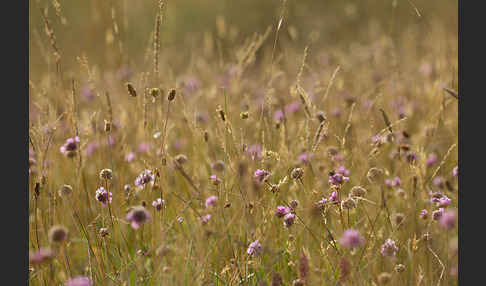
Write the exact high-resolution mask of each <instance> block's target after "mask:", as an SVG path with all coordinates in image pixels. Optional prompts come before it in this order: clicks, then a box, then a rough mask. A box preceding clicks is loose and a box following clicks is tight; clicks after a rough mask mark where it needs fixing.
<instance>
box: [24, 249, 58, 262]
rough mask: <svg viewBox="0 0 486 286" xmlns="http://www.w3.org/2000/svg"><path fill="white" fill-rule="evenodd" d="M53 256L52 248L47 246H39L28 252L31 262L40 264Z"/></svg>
mask: <svg viewBox="0 0 486 286" xmlns="http://www.w3.org/2000/svg"><path fill="white" fill-rule="evenodd" d="M52 257H54V253H53V252H52V249H51V248H49V247H41V248H40V249H39V250H37V251H35V252H29V261H30V263H32V264H40V263H43V262H45V261H47V260H48V259H51V258H52Z"/></svg>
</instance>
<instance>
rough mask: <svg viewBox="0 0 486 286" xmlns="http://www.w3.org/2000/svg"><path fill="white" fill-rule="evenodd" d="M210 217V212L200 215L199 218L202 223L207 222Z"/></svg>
mask: <svg viewBox="0 0 486 286" xmlns="http://www.w3.org/2000/svg"><path fill="white" fill-rule="evenodd" d="M210 219H211V215H210V214H207V215H205V216H202V217H201V218H200V220H201V223H202V224H203V225H204V224H207V223H208V222H209V220H210Z"/></svg>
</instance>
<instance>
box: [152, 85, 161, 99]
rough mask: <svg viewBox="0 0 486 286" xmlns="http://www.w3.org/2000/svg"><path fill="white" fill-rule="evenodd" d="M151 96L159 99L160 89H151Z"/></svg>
mask: <svg viewBox="0 0 486 286" xmlns="http://www.w3.org/2000/svg"><path fill="white" fill-rule="evenodd" d="M150 95H151V96H152V97H153V98H157V97H159V95H160V89H158V88H156V87H154V88H151V89H150Z"/></svg>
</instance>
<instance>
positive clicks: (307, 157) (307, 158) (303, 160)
mask: <svg viewBox="0 0 486 286" xmlns="http://www.w3.org/2000/svg"><path fill="white" fill-rule="evenodd" d="M313 157H314V154H312V153H311V152H304V153H302V154H300V155H299V158H298V160H299V161H300V162H301V163H302V164H307V163H309V162H310V160H311V159H312V158H313Z"/></svg>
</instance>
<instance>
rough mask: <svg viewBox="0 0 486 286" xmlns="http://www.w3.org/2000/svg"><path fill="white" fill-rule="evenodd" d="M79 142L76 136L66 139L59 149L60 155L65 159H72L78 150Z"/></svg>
mask: <svg viewBox="0 0 486 286" xmlns="http://www.w3.org/2000/svg"><path fill="white" fill-rule="evenodd" d="M79 142H80V141H79V137H78V136H76V137H73V138H68V139H66V142H65V143H64V144H63V145H62V146H61V148H60V150H61V153H62V154H64V155H66V156H67V157H73V156H74V155H75V154H76V150H77V149H78V148H79Z"/></svg>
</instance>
